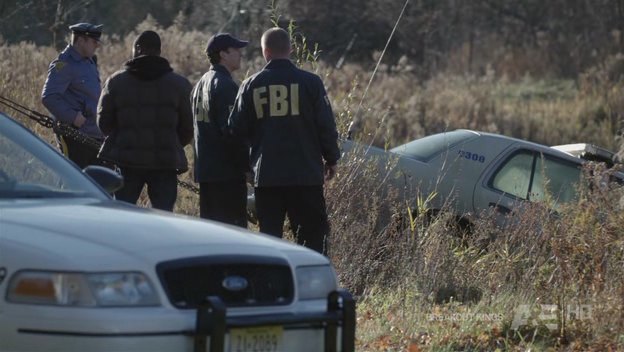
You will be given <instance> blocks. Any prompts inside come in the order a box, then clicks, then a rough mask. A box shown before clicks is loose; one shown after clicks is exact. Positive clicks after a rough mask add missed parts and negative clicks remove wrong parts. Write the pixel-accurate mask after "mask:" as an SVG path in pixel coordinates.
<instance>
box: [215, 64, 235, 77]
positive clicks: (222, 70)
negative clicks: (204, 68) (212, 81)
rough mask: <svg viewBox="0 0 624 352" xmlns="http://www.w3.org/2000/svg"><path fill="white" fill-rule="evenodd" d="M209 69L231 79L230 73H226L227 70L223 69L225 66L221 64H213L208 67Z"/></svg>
mask: <svg viewBox="0 0 624 352" xmlns="http://www.w3.org/2000/svg"><path fill="white" fill-rule="evenodd" d="M210 69H211V70H213V71H217V72H219V73H223V74H225V75H228V77H232V74H231V73H230V71H228V69H227V68H225V66H223V65H221V64H214V65H212V66H210Z"/></svg>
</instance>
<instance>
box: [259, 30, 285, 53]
mask: <svg viewBox="0 0 624 352" xmlns="http://www.w3.org/2000/svg"><path fill="white" fill-rule="evenodd" d="M261 45H262V50H263V52H265V58H267V57H266V56H267V55H266V53H268V54H269V57H268V58H267V60H270V59H278V58H281V59H283V58H288V57H289V56H290V51H291V46H290V35H288V32H286V31H285V30H283V29H282V28H279V27H273V28H271V29H268V30H267V31H266V32H264V34H262V39H261Z"/></svg>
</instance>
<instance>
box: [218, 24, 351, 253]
mask: <svg viewBox="0 0 624 352" xmlns="http://www.w3.org/2000/svg"><path fill="white" fill-rule="evenodd" d="M261 45H262V54H263V55H264V58H265V60H266V61H267V62H268V64H267V65H266V66H265V67H264V69H263V70H262V71H260V72H258V73H256V74H255V75H253V76H251V77H249V78H248V79H247V80H245V81H244V82H243V84H242V85H241V87H240V89H239V91H238V96H237V97H236V102H235V105H234V110H233V111H232V114H231V115H230V120H229V124H230V128H231V130H232V133H233V134H234V136H235V137H237V138H238V139H239V140H240V141H241V143H243V144H249V145H251V164H252V166H253V167H254V171H255V180H254V182H255V195H256V211H257V214H258V221H259V223H260V231H261V232H264V233H267V234H270V235H274V236H278V237H281V236H282V227H283V225H284V221H285V216H286V214H287V215H288V218H289V219H290V221H291V225H293V224H294V225H296V226H297V227H298V228H297V229H296V236H297V242H298V243H300V244H303V245H305V246H307V247H309V248H312V249H314V250H316V251H318V252H320V253H326V252H327V248H326V240H327V236H328V235H329V225H328V220H327V212H326V209H325V198H324V196H323V182H324V180H328V179H331V178H332V177H333V176H334V174H335V173H336V163H337V162H338V159H339V158H340V150H339V149H338V143H337V139H338V132H337V131H336V122H335V120H334V114H333V112H332V109H331V106H330V104H329V99H328V97H327V93H326V92H325V87H324V86H323V82H322V81H321V78H320V77H319V76H317V75H315V74H313V73H310V72H307V71H304V70H301V69H299V68H297V67H296V66H295V65H294V64H293V63H292V62H291V61H290V59H289V56H290V53H291V44H290V37H289V35H288V33H287V32H286V31H285V30H283V29H281V28H271V29H269V30H267V31H266V32H264V34H263V35H262V42H261Z"/></svg>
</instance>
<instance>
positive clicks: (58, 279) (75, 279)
mask: <svg viewBox="0 0 624 352" xmlns="http://www.w3.org/2000/svg"><path fill="white" fill-rule="evenodd" d="M7 301H9V302H15V303H29V304H46V305H60V306H78V307H121V306H155V305H160V300H159V299H158V295H157V294H156V290H155V289H154V286H153V285H152V283H151V282H150V281H149V279H148V278H147V277H146V276H145V275H144V274H141V273H136V272H120V273H97V274H87V273H63V272H46V271H20V272H18V273H17V274H15V275H14V276H13V278H12V279H11V281H10V282H9V291H8V294H7Z"/></svg>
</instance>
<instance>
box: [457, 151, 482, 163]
mask: <svg viewBox="0 0 624 352" xmlns="http://www.w3.org/2000/svg"><path fill="white" fill-rule="evenodd" d="M458 154H459V157H460V158H464V159H468V160H472V161H477V162H480V163H483V162H485V156H484V155H481V154H477V153H473V152H469V151H466V150H460V151H459V152H458Z"/></svg>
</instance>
